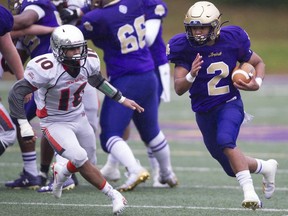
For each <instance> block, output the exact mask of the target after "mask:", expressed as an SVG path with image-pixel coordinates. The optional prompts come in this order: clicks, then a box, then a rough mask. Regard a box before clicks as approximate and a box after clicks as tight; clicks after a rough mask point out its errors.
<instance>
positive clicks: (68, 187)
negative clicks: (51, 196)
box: [37, 177, 76, 193]
mask: <svg viewBox="0 0 288 216" xmlns="http://www.w3.org/2000/svg"><path fill="white" fill-rule="evenodd" d="M75 187H76V184H75V181H74V180H73V178H72V177H71V178H68V179H67V180H66V181H65V182H64V184H63V187H62V191H65V190H66V191H68V190H73V189H74V188H75ZM52 191H53V180H52V181H50V183H49V184H48V185H46V186H43V187H41V188H39V189H38V190H37V192H39V193H51V192H52Z"/></svg>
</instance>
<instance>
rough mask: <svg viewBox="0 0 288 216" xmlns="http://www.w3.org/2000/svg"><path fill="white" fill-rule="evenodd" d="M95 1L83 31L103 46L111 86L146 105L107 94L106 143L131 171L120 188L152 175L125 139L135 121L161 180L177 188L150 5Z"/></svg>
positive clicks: (103, 116) (103, 143)
mask: <svg viewBox="0 0 288 216" xmlns="http://www.w3.org/2000/svg"><path fill="white" fill-rule="evenodd" d="M149 1H150V0H149ZM146 2H147V1H146ZM92 5H94V6H96V7H98V9H94V10H91V11H90V12H88V13H86V14H85V15H84V16H83V17H82V21H81V25H79V28H80V30H81V31H82V32H83V34H84V37H85V38H86V39H90V40H92V42H93V43H94V45H95V46H97V47H99V48H100V49H102V50H103V52H104V61H105V63H106V69H107V75H108V77H109V80H110V82H111V84H113V85H114V86H115V87H117V88H118V89H119V90H120V91H123V93H124V92H125V94H126V95H127V96H128V97H129V98H131V99H134V100H135V101H136V102H138V103H139V104H141V106H143V107H144V108H145V112H144V113H142V114H141V115H139V114H138V113H136V112H133V111H132V110H129V109H126V108H123V107H121V106H118V105H117V103H114V102H113V101H112V100H111V99H109V98H107V97H105V98H104V101H103V104H102V109H101V113H100V126H101V134H100V142H101V146H102V148H103V150H104V151H105V152H107V153H110V154H112V155H113V156H114V157H115V158H116V159H117V160H118V161H119V162H120V163H121V164H122V165H123V166H125V167H126V168H127V170H128V174H129V177H128V179H127V181H126V182H125V183H124V184H123V185H121V186H120V187H119V188H118V189H119V190H120V191H129V190H132V189H133V188H135V187H136V186H137V185H138V184H140V183H141V182H144V181H145V180H146V179H147V178H148V177H149V173H148V172H147V170H146V169H145V168H144V167H142V166H141V165H140V164H139V163H138V162H137V160H136V159H135V157H134V155H133V153H132V151H131V149H130V147H129V146H128V144H127V142H125V141H124V139H123V138H122V137H123V134H124V131H125V129H126V128H127V126H128V124H129V122H130V121H131V120H133V122H134V124H135V126H136V128H137V130H138V132H139V134H140V137H141V139H142V141H143V142H144V143H145V145H146V146H148V147H150V148H151V149H152V153H153V155H154V156H155V158H156V159H157V161H158V163H159V167H160V182H161V183H162V184H165V183H168V184H169V185H170V186H171V187H174V186H176V185H177V184H178V180H177V178H176V176H175V174H174V172H173V170H172V165H171V159H170V148H169V144H168V142H167V140H166V138H165V136H164V134H163V133H162V131H161V130H160V128H159V123H158V104H159V103H158V100H159V98H158V95H157V94H155V92H157V90H158V82H157V77H156V73H155V70H154V68H155V66H154V62H153V59H152V56H151V53H150V50H149V48H148V46H147V45H146V41H145V31H146V30H145V10H144V3H143V1H142V0H135V1H129V0H114V1H111V0H110V1H109V0H106V1H94V2H93V3H92Z"/></svg>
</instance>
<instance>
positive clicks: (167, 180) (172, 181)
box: [159, 171, 178, 187]
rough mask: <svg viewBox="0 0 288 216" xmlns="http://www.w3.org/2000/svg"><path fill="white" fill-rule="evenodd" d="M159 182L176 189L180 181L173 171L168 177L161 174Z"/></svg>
mask: <svg viewBox="0 0 288 216" xmlns="http://www.w3.org/2000/svg"><path fill="white" fill-rule="evenodd" d="M159 182H160V183H161V184H168V185H169V186H170V187H176V186H177V185H178V179H177V177H176V175H175V173H174V172H172V171H171V172H170V173H169V174H168V175H162V174H161V173H160V176H159Z"/></svg>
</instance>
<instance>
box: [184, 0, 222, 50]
mask: <svg viewBox="0 0 288 216" xmlns="http://www.w3.org/2000/svg"><path fill="white" fill-rule="evenodd" d="M220 16H221V14H220V12H219V10H218V9H217V8H216V7H215V6H214V4H212V3H210V2H208V1H199V2H196V3H195V4H194V5H192V6H191V7H190V8H189V10H188V12H187V13H186V16H185V19H184V26H185V31H186V36H187V39H188V40H189V41H190V42H191V43H192V44H193V45H196V46H202V45H205V44H207V43H208V42H209V41H214V40H216V38H217V37H218V36H219V34H220V27H221V19H220ZM193 27H194V28H196V27H210V31H209V33H208V34H206V35H193V33H192V28H193Z"/></svg>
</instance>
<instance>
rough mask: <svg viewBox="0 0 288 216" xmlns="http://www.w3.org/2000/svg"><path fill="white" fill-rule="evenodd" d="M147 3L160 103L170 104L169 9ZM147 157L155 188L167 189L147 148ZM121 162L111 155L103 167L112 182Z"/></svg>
mask: <svg viewBox="0 0 288 216" xmlns="http://www.w3.org/2000/svg"><path fill="white" fill-rule="evenodd" d="M144 3H145V26H146V33H145V41H146V43H147V46H148V47H149V50H150V52H151V55H152V58H153V61H154V65H155V72H156V76H157V78H158V79H157V80H158V91H157V94H158V101H159V104H160V102H161V100H162V101H163V102H170V79H171V74H170V66H169V64H168V60H167V57H166V44H165V42H164V40H163V38H162V31H163V30H162V22H163V19H164V18H165V17H166V16H167V12H168V8H167V5H166V4H165V2H163V1H162V0H153V1H144ZM129 134H130V127H129V126H128V127H127V129H126V130H125V133H124V136H123V138H124V139H125V140H127V139H128V138H129ZM147 155H148V159H149V163H150V168H151V171H152V176H153V187H167V186H168V185H167V184H161V183H159V164H158V162H157V160H156V158H155V157H154V155H153V153H152V150H151V148H149V147H147ZM118 164H119V162H118V161H117V159H115V158H114V157H113V156H112V155H111V154H109V156H108V157H107V162H106V164H105V165H104V166H103V167H102V169H101V172H102V174H103V175H104V176H105V177H106V178H107V179H110V180H113V181H116V180H118V179H120V177H121V173H120V170H119V169H118Z"/></svg>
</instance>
